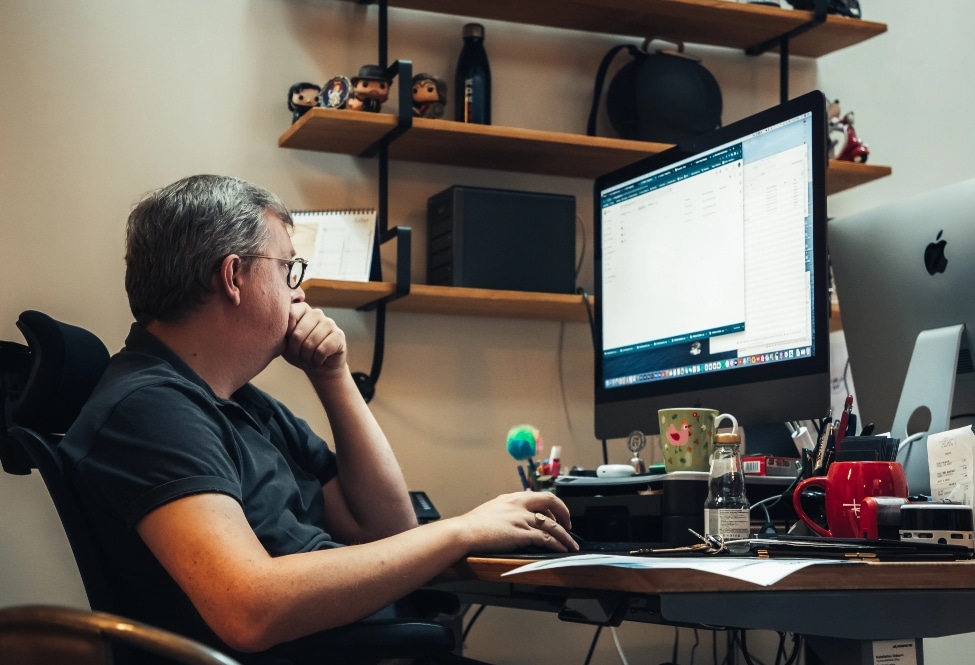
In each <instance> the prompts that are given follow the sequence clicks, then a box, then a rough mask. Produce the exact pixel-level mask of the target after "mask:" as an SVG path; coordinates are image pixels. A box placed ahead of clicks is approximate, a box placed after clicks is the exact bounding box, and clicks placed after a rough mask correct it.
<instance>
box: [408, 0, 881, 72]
mask: <svg viewBox="0 0 975 665" xmlns="http://www.w3.org/2000/svg"><path fill="white" fill-rule="evenodd" d="M389 4H390V6H393V7H400V8H404V9H415V10H420V11H429V12H437V13H439V14H451V15H457V16H471V17H478V18H482V19H494V20H499V21H509V22H514V23H525V24H529V25H539V26H546V27H552V28H567V29H570V30H582V31H585V32H598V33H607V34H613V35H631V36H635V37H639V38H641V39H642V38H645V37H647V36H658V37H661V38H668V39H676V40H682V41H685V42H690V43H696V44H710V45H712V46H724V47H728V48H736V49H742V50H744V49H747V48H749V47H752V46H756V45H758V44H761V43H763V42H765V41H768V40H770V39H775V38H777V37H780V36H781V35H784V34H786V33H788V32H789V31H791V30H793V29H795V28H797V27H799V26H801V25H803V24H805V23H807V22H809V21H810V20H811V19H812V12H808V11H799V10H789V9H780V8H778V7H769V6H765V5H756V4H739V3H734V2H728V1H727V0H568V1H567V0H530V1H529V2H526V1H525V0H490V1H489V2H485V1H483V0H390V2H389ZM886 31H887V26H886V25H885V24H883V23H877V22H873V21H864V20H862V19H853V18H847V17H844V16H836V15H832V14H831V15H829V16H827V18H826V22H825V23H824V24H823V25H820V26H817V27H816V28H814V29H813V30H810V31H808V32H806V33H803V34H802V35H799V36H797V37H795V38H794V39H793V40H792V41H791V42H790V44H789V53H790V54H791V55H799V56H806V57H813V58H816V57H819V56H823V55H826V54H827V53H832V52H833V51H837V50H839V49H842V48H845V47H847V46H851V45H853V44H857V43H859V42H862V41H864V40H867V39H870V38H871V37H874V36H876V35H880V34H883V33H884V32H886Z"/></svg>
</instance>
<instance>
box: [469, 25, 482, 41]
mask: <svg viewBox="0 0 975 665" xmlns="http://www.w3.org/2000/svg"><path fill="white" fill-rule="evenodd" d="M467 37H477V38H478V39H484V26H483V25H481V24H480V23H468V24H467V25H465V26H464V38H465V39H466V38H467Z"/></svg>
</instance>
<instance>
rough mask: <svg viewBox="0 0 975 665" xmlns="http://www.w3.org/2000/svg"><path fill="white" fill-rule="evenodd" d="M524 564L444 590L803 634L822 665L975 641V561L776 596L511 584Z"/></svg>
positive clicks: (688, 585)
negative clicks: (897, 647)
mask: <svg viewBox="0 0 975 665" xmlns="http://www.w3.org/2000/svg"><path fill="white" fill-rule="evenodd" d="M524 563H526V561H525V560H524V559H500V558H486V557H468V558H467V559H466V560H465V561H462V562H459V563H457V564H455V565H454V566H453V567H451V568H450V569H449V570H447V571H446V572H445V573H444V574H443V575H442V576H441V577H440V578H438V579H437V580H436V582H435V584H434V586H436V587H437V588H442V589H446V590H450V591H453V592H455V593H457V594H458V595H459V596H460V597H461V599H462V600H464V601H466V602H471V603H476V604H489V605H500V606H505V607H519V608H524V609H533V610H542V611H554V612H559V613H560V616H563V615H564V616H563V618H567V619H569V620H580V621H586V622H591V623H612V624H614V625H615V623H618V622H619V621H621V620H626V621H644V622H649V623H666V624H672V625H694V626H705V627H711V628H714V627H724V628H746V629H759V630H775V631H781V632H793V633H801V634H802V635H804V636H805V637H806V640H807V643H808V644H809V645H810V647H811V648H812V649H813V651H814V652H815V653H816V655H817V656H818V657H819V658H821V659H822V662H824V663H834V664H836V665H854V664H856V665H867V664H872V663H873V662H874V660H873V656H872V648H873V647H872V641H873V640H903V639H908V638H913V639H916V643H917V651H918V654H919V656H920V653H921V638H924V637H943V636H946V635H956V634H961V633H968V632H975V611H973V608H975V561H960V562H948V563H921V562H916V563H880V562H870V563H857V564H850V565H831V564H823V565H816V566H811V567H809V568H804V569H802V570H799V571H797V572H795V573H793V574H792V575H790V576H788V577H786V578H785V579H783V580H781V581H779V582H777V583H776V584H773V585H771V586H768V587H761V586H757V585H754V584H750V583H748V582H741V581H738V580H735V579H732V578H729V577H725V576H722V575H714V574H711V573H705V572H698V571H690V570H688V571H680V572H679V573H677V572H676V571H674V570H635V569H627V568H609V567H577V568H559V569H555V570H543V571H536V572H531V573H524V574H519V575H517V576H514V577H504V578H503V577H501V574H502V573H504V572H506V571H508V570H511V569H513V568H516V567H518V566H520V565H523V564H524ZM587 613H588V614H587ZM918 662H921V661H918Z"/></svg>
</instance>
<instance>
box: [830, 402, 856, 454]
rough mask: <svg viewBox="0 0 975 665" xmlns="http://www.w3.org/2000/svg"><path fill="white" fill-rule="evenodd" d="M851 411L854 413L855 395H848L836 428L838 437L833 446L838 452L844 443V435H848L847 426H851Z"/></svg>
mask: <svg viewBox="0 0 975 665" xmlns="http://www.w3.org/2000/svg"><path fill="white" fill-rule="evenodd" d="M851 413H853V395H847V396H846V402H845V403H844V404H843V413H841V414H840V425H839V427H837V428H836V439H835V441H834V442H833V448H834V449H836V451H837V452H839V450H840V446H841V445H842V443H843V437H844V436H846V428H847V427H849V426H850V414H851Z"/></svg>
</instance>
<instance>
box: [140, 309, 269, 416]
mask: <svg viewBox="0 0 975 665" xmlns="http://www.w3.org/2000/svg"><path fill="white" fill-rule="evenodd" d="M124 350H125V351H131V352H134V353H145V354H148V355H151V356H155V357H157V358H159V359H161V360H163V361H165V362H166V363H168V364H169V365H171V366H172V368H173V370H174V371H175V372H176V373H177V374H179V375H180V376H181V377H183V378H184V379H186V380H187V381H191V382H192V383H194V384H196V385H198V386H200V387H201V388H203V389H204V390H206V391H207V393H208V394H209V395H211V397H212V398H213V399H214V400H215V401H216V402H218V403H228V402H227V400H224V399H222V398H220V397H218V396H217V395H216V393H214V392H213V389H212V388H210V386H209V385H208V384H207V382H206V381H204V380H203V379H202V378H200V375H199V374H197V373H196V372H195V371H193V368H192V367H190V366H189V365H187V364H186V363H185V362H183V359H182V358H180V357H179V356H178V355H176V353H174V352H173V350H172V349H170V348H169V347H168V346H166V345H165V344H164V343H163V342H162V340H160V339H159V338H158V337H156V336H155V335H153V334H152V333H151V332H149V331H148V330H146V329H145V327H144V326H143V325H142V324H140V323H133V324H132V327H131V328H130V329H129V335H128V337H126V338H125V349H124ZM229 403H231V404H234V403H236V404H237V405H240V406H242V407H243V408H244V411H245V412H247V413H248V414H250V415H253V416H255V417H257V418H258V419H259V420H260V421H262V422H264V423H266V422H267V420H268V419H269V418H270V417H271V412H272V409H271V406H270V404H269V402H268V399H267V397H266V396H265V395H264V393H262V392H261V391H260V390H258V389H257V388H255V387H254V386H252V385H251V384H250V383H246V384H244V385H243V386H242V387H241V388H240V389H239V390H237V392H235V393H234V394H233V399H232V400H231V401H230V402H229Z"/></svg>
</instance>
